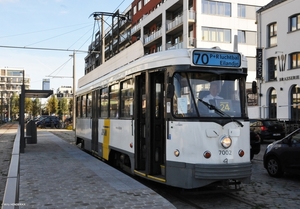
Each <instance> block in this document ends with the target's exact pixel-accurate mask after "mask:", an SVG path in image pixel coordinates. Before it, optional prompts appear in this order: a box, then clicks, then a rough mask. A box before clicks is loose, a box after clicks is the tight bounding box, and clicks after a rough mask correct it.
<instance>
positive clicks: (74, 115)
mask: <svg viewBox="0 0 300 209" xmlns="http://www.w3.org/2000/svg"><path fill="white" fill-rule="evenodd" d="M70 57H72V58H73V110H72V115H73V124H72V126H73V130H75V125H76V107H75V106H76V100H75V99H76V97H75V89H76V73H75V51H73V55H70Z"/></svg>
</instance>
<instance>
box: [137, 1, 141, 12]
mask: <svg viewBox="0 0 300 209" xmlns="http://www.w3.org/2000/svg"><path fill="white" fill-rule="evenodd" d="M141 9H142V1H139V3H138V8H137V10H138V11H139V10H141Z"/></svg>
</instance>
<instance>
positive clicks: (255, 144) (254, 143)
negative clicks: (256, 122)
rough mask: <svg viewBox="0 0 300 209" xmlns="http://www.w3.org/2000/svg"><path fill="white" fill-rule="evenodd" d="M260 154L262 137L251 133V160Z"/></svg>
mask: <svg viewBox="0 0 300 209" xmlns="http://www.w3.org/2000/svg"><path fill="white" fill-rule="evenodd" d="M259 152H260V136H259V135H258V134H257V133H255V132H253V131H250V160H252V159H253V157H254V155H257V154H258V153H259Z"/></svg>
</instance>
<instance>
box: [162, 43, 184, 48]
mask: <svg viewBox="0 0 300 209" xmlns="http://www.w3.org/2000/svg"><path fill="white" fill-rule="evenodd" d="M166 48H167V50H172V49H182V48H183V42H179V43H176V44H169V43H168V44H167V45H166Z"/></svg>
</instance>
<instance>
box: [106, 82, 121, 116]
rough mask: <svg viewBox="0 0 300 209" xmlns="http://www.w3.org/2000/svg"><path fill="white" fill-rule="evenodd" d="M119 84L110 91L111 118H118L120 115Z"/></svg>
mask: <svg viewBox="0 0 300 209" xmlns="http://www.w3.org/2000/svg"><path fill="white" fill-rule="evenodd" d="M119 89H120V88H119V84H115V85H112V86H111V87H110V91H109V117H110V118H118V117H119V115H118V113H119Z"/></svg>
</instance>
